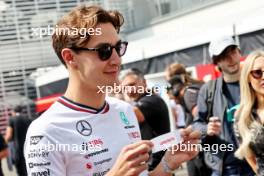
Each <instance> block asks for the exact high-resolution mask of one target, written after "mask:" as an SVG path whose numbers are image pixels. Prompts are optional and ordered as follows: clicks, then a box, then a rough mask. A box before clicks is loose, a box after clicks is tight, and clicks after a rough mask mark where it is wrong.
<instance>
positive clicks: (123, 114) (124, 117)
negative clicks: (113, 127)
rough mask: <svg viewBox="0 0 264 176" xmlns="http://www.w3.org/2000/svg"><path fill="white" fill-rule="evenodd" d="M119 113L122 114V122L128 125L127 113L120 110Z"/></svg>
mask: <svg viewBox="0 0 264 176" xmlns="http://www.w3.org/2000/svg"><path fill="white" fill-rule="evenodd" d="M119 115H120V118H121V120H122V122H123V123H124V124H126V125H129V121H128V119H127V117H126V115H125V113H124V112H120V113H119Z"/></svg>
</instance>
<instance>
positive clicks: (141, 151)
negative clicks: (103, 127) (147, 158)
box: [126, 143, 152, 160]
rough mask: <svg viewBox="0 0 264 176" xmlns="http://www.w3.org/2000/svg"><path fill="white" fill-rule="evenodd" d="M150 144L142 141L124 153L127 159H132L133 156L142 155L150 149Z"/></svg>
mask: <svg viewBox="0 0 264 176" xmlns="http://www.w3.org/2000/svg"><path fill="white" fill-rule="evenodd" d="M151 148H152V147H151V146H150V145H148V144H146V143H143V144H141V145H139V146H136V147H135V148H133V149H131V150H129V151H127V153H126V155H127V160H132V159H133V158H136V157H138V156H139V155H144V154H146V153H148V152H150V151H151Z"/></svg>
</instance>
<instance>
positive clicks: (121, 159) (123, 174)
mask: <svg viewBox="0 0 264 176" xmlns="http://www.w3.org/2000/svg"><path fill="white" fill-rule="evenodd" d="M152 147H153V144H152V143H151V142H150V141H146V140H145V141H140V142H137V143H134V144H130V145H127V146H125V147H124V148H123V149H122V150H121V153H120V154H119V156H118V158H117V160H116V162H115V164H114V166H113V167H112V169H111V170H110V171H109V172H108V173H107V174H106V176H138V175H139V174H140V173H141V172H143V171H144V170H146V169H147V168H148V163H147V161H148V159H149V152H150V151H151V148H152Z"/></svg>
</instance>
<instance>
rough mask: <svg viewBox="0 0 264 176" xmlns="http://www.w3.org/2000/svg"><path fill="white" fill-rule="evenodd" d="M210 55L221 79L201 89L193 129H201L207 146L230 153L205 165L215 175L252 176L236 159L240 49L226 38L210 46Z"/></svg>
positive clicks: (209, 158)
mask: <svg viewBox="0 0 264 176" xmlns="http://www.w3.org/2000/svg"><path fill="white" fill-rule="evenodd" d="M209 54H210V57H211V58H212V61H213V63H214V64H215V65H216V66H217V67H218V68H219V70H220V71H221V72H222V76H221V77H219V78H218V79H217V80H214V81H211V82H209V83H206V84H204V85H203V86H202V88H201V89H200V92H199V95H198V103H197V104H198V118H197V120H196V121H195V123H194V124H193V127H194V128H198V129H199V130H201V132H202V139H203V140H204V142H205V143H216V144H217V145H219V146H220V145H224V146H226V147H228V150H227V149H225V150H223V151H217V152H218V154H217V155H207V156H205V162H206V163H207V164H208V165H209V167H211V169H213V173H212V175H213V176H222V175H223V176H229V175H232V176H242V175H251V174H253V173H252V171H251V169H250V168H249V166H248V165H247V163H246V162H245V161H241V160H238V159H237V158H235V156H234V152H235V151H236V149H237V147H238V143H237V141H236V137H235V133H234V129H233V115H234V114H233V113H234V111H230V109H234V108H233V107H235V106H236V105H237V104H239V102H240V88H239V77H240V58H241V53H240V49H239V48H238V46H237V44H236V43H235V41H234V40H233V38H232V37H229V36H224V37H220V38H218V39H216V40H214V41H212V42H211V43H210V45H209ZM210 97H212V99H211V98H210ZM210 99H211V100H212V102H209V101H210ZM230 113H232V114H230ZM229 147H230V148H229ZM211 152H212V151H211Z"/></svg>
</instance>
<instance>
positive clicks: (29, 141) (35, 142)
mask: <svg viewBox="0 0 264 176" xmlns="http://www.w3.org/2000/svg"><path fill="white" fill-rule="evenodd" d="M55 144H56V142H55V140H53V139H52V138H51V137H49V136H48V135H47V134H45V133H44V134H43V133H34V131H33V130H32V129H29V130H28V132H27V137H26V141H25V144H24V157H25V160H26V167H27V172H28V175H50V176H57V175H65V176H66V166H65V165H66V164H65V160H64V157H63V153H62V152H61V151H56V145H55Z"/></svg>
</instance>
